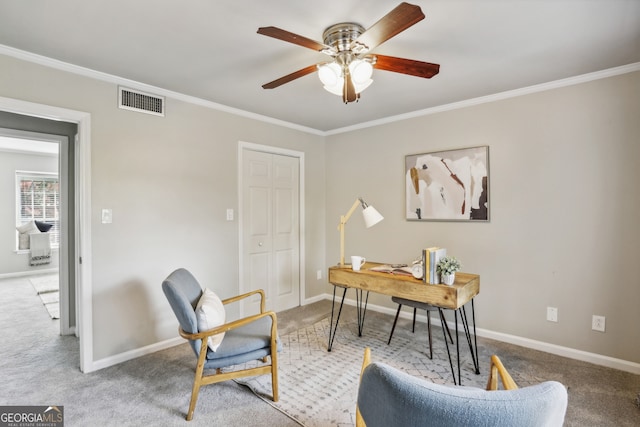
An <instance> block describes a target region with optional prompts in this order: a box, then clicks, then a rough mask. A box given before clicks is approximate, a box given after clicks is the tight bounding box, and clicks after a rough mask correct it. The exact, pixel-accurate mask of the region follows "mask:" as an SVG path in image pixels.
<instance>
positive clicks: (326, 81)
mask: <svg viewBox="0 0 640 427" xmlns="http://www.w3.org/2000/svg"><path fill="white" fill-rule="evenodd" d="M341 76H342V69H341V68H340V66H339V65H338V64H336V63H335V62H326V63H324V64H320V65H318V78H319V79H320V81H321V82H322V84H323V85H325V86H335V85H336V84H338V81H339V80H341Z"/></svg>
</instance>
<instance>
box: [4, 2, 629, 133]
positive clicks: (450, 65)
mask: <svg viewBox="0 0 640 427" xmlns="http://www.w3.org/2000/svg"><path fill="white" fill-rule="evenodd" d="M410 2H411V1H410ZM399 3H400V2H399V1H383V0H368V1H363V0H360V1H358V0H323V1H320V2H313V3H312V2H308V1H302V0H269V1H266V0H244V1H243V0H206V1H204V0H184V1H176V0H135V1H132V0H91V1H87V0H56V1H40V0H38V1H35V0H31V1H24V0H23V1H16V0H0V45H4V46H6V47H10V48H15V49H19V50H21V51H26V52H30V53H34V54H37V55H42V56H45V57H48V58H53V59H56V60H59V61H63V62H65V63H69V64H74V65H77V66H80V67H85V68H88V69H91V70H96V71H100V72H103V73H107V74H110V75H114V76H118V77H121V78H125V79H130V80H133V81H136V82H140V83H144V84H146V85H151V86H154V87H157V88H162V89H164V90H168V91H173V92H177V93H180V94H185V95H189V96H193V97H196V98H200V99H203V100H206V101H210V102H214V103H217V104H222V105H224V106H228V107H232V108H235V109H240V110H243V111H247V112H250V113H255V114H259V115H263V116H266V117H270V118H274V119H278V120H283V121H285V122H289V123H293V124H296V125H298V126H303V127H307V128H311V129H315V130H318V131H322V132H325V131H332V130H334V131H335V130H336V129H341V128H345V127H349V126H354V125H358V124H362V123H366V122H369V121H375V120H381V119H384V118H388V117H393V116H396V115H402V114H409V113H412V112H415V111H420V110H424V109H430V108H433V107H438V106H443V105H448V104H452V103H456V102H460V101H464V100H469V99H474V98H478V97H483V96H487V95H492V94H496V93H501V92H504V91H510V90H515V89H519V88H523V87H528V86H532V85H538V84H543V83H548V82H552V81H556V80H559V79H564V78H569V77H573V76H579V75H583V74H587V73H592V72H596V71H601V70H606V69H610V68H614V67H619V66H623V65H628V64H635V63H639V62H640V0H424V1H412V2H411V3H413V4H417V5H419V6H420V7H421V8H422V11H423V12H424V14H425V15H426V19H425V20H423V21H420V22H418V23H417V24H415V25H414V26H412V27H411V28H409V29H407V30H405V31H404V32H402V33H401V34H399V35H398V36H396V37H394V38H392V39H391V40H389V41H387V42H385V43H384V44H382V45H380V46H379V47H378V48H376V49H375V50H374V51H373V52H374V53H380V54H384V55H390V56H398V57H402V58H409V59H417V60H421V61H426V62H435V63H438V64H441V68H440V74H438V75H436V76H435V77H434V78H432V79H430V80H428V79H421V78H418V77H411V76H406V75H402V74H397V73H391V72H387V71H380V70H376V71H375V73H374V83H373V85H372V86H371V87H370V88H368V89H367V90H366V91H364V92H363V93H362V97H361V99H360V101H359V102H358V103H351V104H348V105H344V104H342V102H341V99H340V98H339V97H337V96H335V95H331V94H329V93H328V92H326V91H324V90H323V89H322V85H321V84H320V82H319V80H318V79H317V76H316V75H315V74H311V75H308V76H305V77H302V78H300V79H297V80H295V81H293V82H291V83H288V84H286V85H284V86H281V87H279V88H276V89H271V90H264V89H262V87H261V85H262V84H264V83H267V82H270V81H272V80H274V79H276V78H279V77H282V76H284V75H286V74H289V73H291V72H293V71H296V70H299V69H301V68H303V67H306V66H308V65H312V64H314V63H317V62H321V61H323V60H325V59H326V58H328V57H327V56H325V55H323V54H320V53H316V52H313V51H312V50H309V49H305V48H303V47H300V46H296V45H293V44H290V43H286V42H283V41H280V40H276V39H273V38H269V37H265V36H261V35H258V34H257V33H256V31H257V29H258V27H262V26H271V25H273V26H276V27H280V28H282V29H285V30H288V31H291V32H293V33H296V34H299V35H302V36H305V37H308V38H311V39H314V40H317V41H322V32H323V30H324V29H325V28H326V27H328V26H330V25H332V24H335V23H338V22H345V21H352V22H357V23H359V24H361V25H362V26H364V27H365V28H368V27H370V26H371V25H373V24H374V23H375V22H376V21H377V20H378V19H380V18H381V17H382V16H384V15H385V14H386V13H388V12H389V11H390V10H391V9H393V8H394V7H395V6H397V5H398V4H399ZM6 50H7V49H5V51H6ZM0 73H1V70H0ZM0 75H1V74H0ZM115 96H116V94H115V93H114V99H115ZM114 102H115V101H114ZM167 111H168V113H167V114H170V105H169V104H168V106H167Z"/></svg>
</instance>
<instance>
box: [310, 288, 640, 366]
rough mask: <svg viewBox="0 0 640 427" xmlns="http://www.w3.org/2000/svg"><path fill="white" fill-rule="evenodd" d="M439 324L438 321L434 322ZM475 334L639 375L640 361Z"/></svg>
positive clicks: (405, 315)
mask: <svg viewBox="0 0 640 427" xmlns="http://www.w3.org/2000/svg"><path fill="white" fill-rule="evenodd" d="M332 298H333V296H332V295H330V294H324V295H323V298H321V299H328V300H331V299H332ZM344 302H345V304H348V305H351V306H355V305H356V301H355V300H353V299H348V298H345V300H344ZM367 309H369V310H373V311H376V312H379V313H385V314H391V315H394V316H395V314H396V310H395V309H392V308H388V307H382V306H379V305H375V304H368V305H367ZM400 317H402V318H405V319H412V318H413V315H412V314H411V313H409V312H406V311H402V312H400ZM416 318H417V320H419V321H420V322H426V321H427V316H426V315H425V314H419V315H418V316H417V317H416ZM436 324H438V325H439V323H436ZM447 324H448V325H449V328H455V324H454V323H453V322H450V321H448V322H447ZM459 330H462V325H459ZM476 334H477V335H478V336H479V337H483V338H489V339H493V340H496V341H502V342H506V343H509V344H515V345H519V346H521V347H526V348H530V349H533V350H539V351H544V352H545V353H551V354H555V355H557V356H562V357H568V358H570V359H575V360H581V361H583V362H588V363H593V364H594V365H600V366H606V367H608V368H613V369H618V370H620V371H625V372H630V373H632V374H636V375H640V363H635V362H630V361H628V360H623V359H616V358H614V357H609V356H605V355H602V354H597V353H589V352H587V351H582V350H577V349H575V348H569V347H563V346H560V345H556V344H550V343H546V342H542V341H536V340H532V339H529V338H523V337H519V336H516V335H509V334H505V333H502V332H495V331H490V330H488V329H482V328H476Z"/></svg>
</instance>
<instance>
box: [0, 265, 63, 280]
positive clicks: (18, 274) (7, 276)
mask: <svg viewBox="0 0 640 427" xmlns="http://www.w3.org/2000/svg"><path fill="white" fill-rule="evenodd" d="M57 272H58V269H57V268H47V269H41V270H31V271H17V272H15V273H2V274H0V279H10V278H12V277H24V276H36V275H38V274H53V273H57Z"/></svg>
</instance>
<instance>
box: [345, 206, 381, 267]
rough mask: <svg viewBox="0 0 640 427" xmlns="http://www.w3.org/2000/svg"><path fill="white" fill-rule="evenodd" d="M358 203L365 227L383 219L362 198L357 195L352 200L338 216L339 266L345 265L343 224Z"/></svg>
mask: <svg viewBox="0 0 640 427" xmlns="http://www.w3.org/2000/svg"><path fill="white" fill-rule="evenodd" d="M358 205H361V206H362V217H363V218H364V224H365V226H366V227H367V228H369V227H373V226H374V225H376V224H377V223H379V222H380V221H382V220H383V219H384V217H383V216H382V215H380V212H378V211H377V210H376V209H375V208H374V207H373V206H369V205H368V204H367V202H365V201H364V200H362V197H358V198H357V199H356V201H355V202H353V206H351V209H349V212H347V214H346V215H341V216H340V224H339V225H338V230H340V264H339V265H340V266H345V265H346V264H345V262H344V225H345V224H346V223H347V221H349V218H351V215H352V214H353V212H354V211H355V210H356V208H357V207H358Z"/></svg>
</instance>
